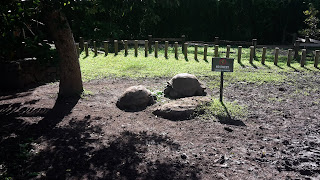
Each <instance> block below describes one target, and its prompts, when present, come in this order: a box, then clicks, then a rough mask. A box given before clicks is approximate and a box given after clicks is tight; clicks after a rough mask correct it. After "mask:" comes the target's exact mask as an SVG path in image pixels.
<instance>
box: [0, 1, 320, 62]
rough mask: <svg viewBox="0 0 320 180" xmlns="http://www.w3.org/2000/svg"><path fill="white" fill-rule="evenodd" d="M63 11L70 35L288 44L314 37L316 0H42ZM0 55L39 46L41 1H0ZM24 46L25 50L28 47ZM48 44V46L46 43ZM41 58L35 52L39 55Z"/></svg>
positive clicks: (318, 3) (8, 56)
mask: <svg viewBox="0 0 320 180" xmlns="http://www.w3.org/2000/svg"><path fill="white" fill-rule="evenodd" d="M48 2H50V3H52V4H54V5H55V7H56V8H59V9H62V10H63V12H64V13H65V14H66V15H67V17H68V20H69V22H70V24H71V27H72V30H73V34H74V37H75V39H76V40H78V38H79V37H84V38H85V39H94V40H105V39H107V38H111V39H146V38H147V35H148V34H152V35H154V37H180V36H181V35H182V34H184V35H186V37H187V40H203V41H213V39H214V37H215V36H219V37H220V38H221V39H226V40H247V41H249V40H251V39H252V38H257V39H258V40H259V43H263V44H275V43H276V44H280V43H281V44H283V43H291V42H292V38H293V36H292V35H293V34H294V33H298V32H300V34H301V35H310V36H311V37H313V38H319V33H316V32H318V31H319V28H318V27H317V24H318V22H319V13H318V11H317V10H319V9H320V1H318V0H304V1H301V0H201V1H197V0H141V1H128V0H82V1H80V0H73V1H68V0H63V1H46V3H48ZM0 5H1V6H0V17H1V18H0V19H1V22H0V23H1V27H0V48H1V49H3V50H2V51H1V53H0V59H6V60H8V59H9V60H10V59H17V58H19V56H20V54H21V53H20V51H21V48H22V46H23V45H22V44H21V42H25V43H26V44H25V46H26V47H27V51H25V52H30V54H35V55H37V53H41V52H45V54H47V53H46V51H45V49H44V50H41V51H32V49H35V48H38V49H39V48H41V47H43V46H45V43H43V41H42V40H44V39H49V40H50V36H49V35H48V33H47V32H46V30H45V29H44V25H43V23H42V22H44V20H43V11H45V9H44V8H43V6H42V2H41V0H26V1H20V0H15V1H14V0H4V1H1V2H0ZM28 48H29V50H28ZM46 49H48V47H47V48H46ZM39 56H40V57H41V54H40V55H39Z"/></svg>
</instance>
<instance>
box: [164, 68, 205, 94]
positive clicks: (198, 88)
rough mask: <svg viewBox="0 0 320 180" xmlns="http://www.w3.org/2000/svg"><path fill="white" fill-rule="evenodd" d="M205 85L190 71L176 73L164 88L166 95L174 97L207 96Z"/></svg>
mask: <svg viewBox="0 0 320 180" xmlns="http://www.w3.org/2000/svg"><path fill="white" fill-rule="evenodd" d="M205 89H206V88H205V86H204V85H203V84H202V83H201V82H200V81H199V80H198V79H197V78H196V76H194V75H192V74H188V73H182V74H177V75H175V76H174V77H173V78H172V79H171V80H170V81H169V82H168V85H167V87H166V89H165V90H164V94H165V96H167V97H169V98H173V99H177V98H183V97H190V96H205V95H206V94H207V93H206V92H205Z"/></svg>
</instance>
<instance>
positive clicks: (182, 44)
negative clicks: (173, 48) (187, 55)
mask: <svg viewBox="0 0 320 180" xmlns="http://www.w3.org/2000/svg"><path fill="white" fill-rule="evenodd" d="M185 42H186V35H181V46H182V53H184V43H185Z"/></svg>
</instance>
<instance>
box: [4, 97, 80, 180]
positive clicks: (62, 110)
mask: <svg viewBox="0 0 320 180" xmlns="http://www.w3.org/2000/svg"><path fill="white" fill-rule="evenodd" d="M78 100H79V98H70V99H57V101H56V103H55V105H54V107H53V108H52V109H48V108H32V107H27V106H25V105H28V104H29V105H30V104H34V103H35V102H36V101H37V100H31V101H28V102H25V103H14V104H4V105H1V112H0V119H1V121H0V124H1V126H0V132H1V133H0V135H1V141H0V164H1V165H4V166H5V167H6V168H5V170H3V171H4V172H1V170H0V174H2V175H3V176H4V177H3V178H5V177H6V176H9V177H15V178H16V179H28V178H30V177H29V176H30V174H32V173H30V172H28V171H25V168H26V167H28V166H29V163H30V162H29V161H28V160H29V158H30V154H29V150H31V143H32V142H33V141H34V140H36V139H39V138H40V137H44V136H46V135H47V134H48V133H50V132H52V130H53V129H54V127H55V126H56V125H57V124H58V123H59V122H61V121H62V119H63V118H64V117H65V116H66V115H67V114H69V113H70V112H71V110H72V109H73V107H74V106H75V105H76V104H77V102H78ZM24 117H43V119H41V120H40V121H39V122H38V123H33V124H30V123H28V122H26V121H24V119H23V118H24ZM57 138H58V137H57ZM2 175H1V176H0V179H1V178H2Z"/></svg>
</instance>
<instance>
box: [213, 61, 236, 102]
mask: <svg viewBox="0 0 320 180" xmlns="http://www.w3.org/2000/svg"><path fill="white" fill-rule="evenodd" d="M233 62H234V59H231V58H219V57H217V58H212V71H217V72H221V76H220V102H222V97H223V73H224V72H233Z"/></svg>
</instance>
